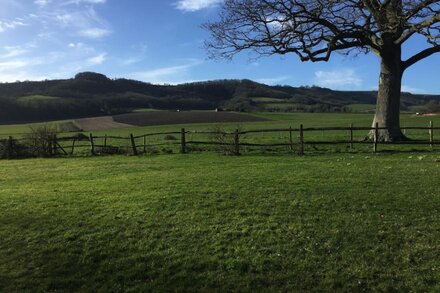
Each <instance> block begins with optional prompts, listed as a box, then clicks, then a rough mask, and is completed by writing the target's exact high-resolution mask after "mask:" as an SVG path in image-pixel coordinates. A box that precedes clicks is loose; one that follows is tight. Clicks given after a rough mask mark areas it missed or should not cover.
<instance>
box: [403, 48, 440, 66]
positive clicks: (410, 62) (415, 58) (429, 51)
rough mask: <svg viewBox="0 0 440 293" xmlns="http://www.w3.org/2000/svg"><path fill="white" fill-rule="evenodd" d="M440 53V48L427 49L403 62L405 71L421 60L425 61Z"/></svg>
mask: <svg viewBox="0 0 440 293" xmlns="http://www.w3.org/2000/svg"><path fill="white" fill-rule="evenodd" d="M438 52H440V46H435V47H431V48H428V49H425V50H423V51H421V52H419V53H417V54H416V55H414V56H412V57H411V58H409V59H408V60H406V61H404V62H403V66H404V69H407V68H408V67H410V66H411V65H414V64H415V63H417V62H419V61H420V60H423V59H425V58H427V57H429V56H431V55H432V54H435V53H438Z"/></svg>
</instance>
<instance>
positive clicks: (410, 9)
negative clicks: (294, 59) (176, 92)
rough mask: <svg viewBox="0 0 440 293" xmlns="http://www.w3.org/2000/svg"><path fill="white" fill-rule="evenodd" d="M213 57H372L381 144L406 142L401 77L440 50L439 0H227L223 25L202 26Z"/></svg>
mask: <svg viewBox="0 0 440 293" xmlns="http://www.w3.org/2000/svg"><path fill="white" fill-rule="evenodd" d="M205 28H206V29H207V30H208V31H209V32H210V33H211V39H210V40H208V41H207V42H206V45H207V47H208V49H209V50H210V52H211V53H212V54H213V56H217V57H219V56H220V57H226V58H231V57H232V56H233V55H235V54H237V53H239V52H241V51H243V50H254V51H255V52H256V53H257V54H259V55H273V54H288V53H294V54H296V55H298V56H299V58H300V59H301V61H312V62H317V61H328V60H329V59H330V57H331V56H332V54H333V53H334V52H340V53H343V54H349V53H351V52H358V53H359V52H361V53H369V52H374V53H375V54H376V55H377V56H378V57H379V58H380V63H381V68H380V78H379V91H378V96H377V106H376V114H375V117H374V121H373V125H375V124H376V123H378V124H379V127H381V128H384V129H383V130H380V132H379V139H380V140H382V141H396V140H402V139H404V138H405V137H404V136H403V134H402V132H401V130H400V120H399V116H400V115H399V114H400V94H401V83H402V75H403V73H404V72H405V70H406V69H407V68H409V67H410V66H412V65H413V64H415V63H417V62H418V61H420V60H422V59H424V58H426V57H428V56H430V55H432V54H434V53H436V52H440V45H439V39H440V0H423V1H422V0H226V1H225V3H224V5H223V8H222V10H221V12H220V17H219V20H218V21H216V22H211V23H207V24H205ZM416 36H418V37H422V38H424V39H425V40H426V46H424V48H420V51H419V52H417V53H416V54H414V55H413V56H412V57H410V58H408V59H406V60H402V45H403V44H404V43H405V42H406V41H408V40H409V39H410V38H412V37H416Z"/></svg>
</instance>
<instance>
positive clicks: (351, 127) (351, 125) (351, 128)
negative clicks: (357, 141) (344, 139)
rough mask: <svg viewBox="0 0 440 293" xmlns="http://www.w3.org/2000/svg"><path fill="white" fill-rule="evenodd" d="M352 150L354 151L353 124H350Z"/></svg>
mask: <svg viewBox="0 0 440 293" xmlns="http://www.w3.org/2000/svg"><path fill="white" fill-rule="evenodd" d="M350 150H353V123H351V124H350Z"/></svg>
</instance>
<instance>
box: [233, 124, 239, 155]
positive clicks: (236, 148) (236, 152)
mask: <svg viewBox="0 0 440 293" xmlns="http://www.w3.org/2000/svg"><path fill="white" fill-rule="evenodd" d="M234 144H235V151H234V152H235V155H237V156H238V155H240V133H239V131H238V129H235V133H234Z"/></svg>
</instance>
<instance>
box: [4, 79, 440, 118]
mask: <svg viewBox="0 0 440 293" xmlns="http://www.w3.org/2000/svg"><path fill="white" fill-rule="evenodd" d="M376 94H377V93H376V92H374V91H369V92H361V91H334V90H331V89H327V88H321V87H316V86H313V87H291V86H268V85H264V84H260V83H256V82H253V81H251V80H215V81H206V82H197V83H187V84H180V85H154V84H150V83H144V82H140V81H136V80H129V79H110V78H107V77H106V76H105V75H102V74H99V73H94V72H83V73H79V74H77V75H76V76H75V77H74V78H71V79H63V80H61V79H60V80H45V81H25V82H15V83H2V84H0V105H1V107H0V123H17V122H32V121H47V120H54V119H69V118H80V117H90V116H100V115H101V116H102V115H114V114H122V113H128V112H132V111H142V110H145V109H168V110H176V109H181V110H208V109H215V108H222V109H226V110H233V111H246V112H252V111H274V112H275V111H280V112H345V111H360V110H359V109H368V110H367V111H371V109H374V103H375V99H376ZM439 102H440V95H414V94H410V93H403V94H402V110H411V109H413V108H414V109H415V108H417V109H418V111H420V109H422V110H423V109H424V106H425V105H428V106H429V107H431V108H432V109H434V110H435V109H436V107H437V108H440V105H439ZM356 104H362V105H371V106H370V107H368V106H366V107H365V106H363V107H356V106H353V105H356Z"/></svg>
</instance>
